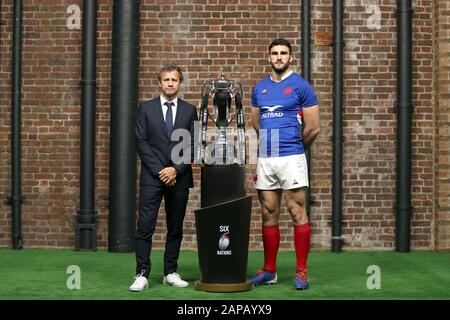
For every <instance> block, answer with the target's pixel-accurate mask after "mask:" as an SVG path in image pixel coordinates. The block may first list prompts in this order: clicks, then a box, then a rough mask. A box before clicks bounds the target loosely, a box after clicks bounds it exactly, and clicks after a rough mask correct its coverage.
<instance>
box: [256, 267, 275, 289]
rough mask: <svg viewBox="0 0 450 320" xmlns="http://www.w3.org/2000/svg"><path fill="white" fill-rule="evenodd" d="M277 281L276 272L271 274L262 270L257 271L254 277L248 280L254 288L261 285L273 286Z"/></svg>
mask: <svg viewBox="0 0 450 320" xmlns="http://www.w3.org/2000/svg"><path fill="white" fill-rule="evenodd" d="M277 281H278V278H277V273H276V272H274V273H271V272H268V271H266V270H264V269H259V270H258V272H257V273H256V276H254V277H253V278H251V279H250V282H251V283H252V284H253V285H254V286H259V285H263V284H275V283H277Z"/></svg>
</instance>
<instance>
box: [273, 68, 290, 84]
mask: <svg viewBox="0 0 450 320" xmlns="http://www.w3.org/2000/svg"><path fill="white" fill-rule="evenodd" d="M292 73H294V71H293V70H289V71H288V72H287V73H285V74H284V75H283V76H282V77H281V80H280V82H281V81H283V80H284V79H286V78H288V77H289V76H290V75H291V74H292ZM270 80H272V81H273V82H275V83H276V81H274V80H273V78H272V75H270Z"/></svg>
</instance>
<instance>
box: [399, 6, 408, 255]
mask: <svg viewBox="0 0 450 320" xmlns="http://www.w3.org/2000/svg"><path fill="white" fill-rule="evenodd" d="M411 53H412V7H411V0H409V1H408V0H397V194H396V229H395V251H397V252H409V251H410V237H411V226H410V222H411V210H412V209H411V113H412V101H411V91H412V64H411V61H412V54H411Z"/></svg>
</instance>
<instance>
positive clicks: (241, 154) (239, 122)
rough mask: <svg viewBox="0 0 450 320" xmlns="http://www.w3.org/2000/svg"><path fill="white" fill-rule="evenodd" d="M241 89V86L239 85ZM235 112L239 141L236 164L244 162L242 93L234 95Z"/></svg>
mask: <svg viewBox="0 0 450 320" xmlns="http://www.w3.org/2000/svg"><path fill="white" fill-rule="evenodd" d="M241 90H242V87H241ZM241 92H242V91H241ZM235 104H236V114H237V119H236V122H237V134H238V143H239V157H238V159H237V160H238V164H245V157H246V154H245V120H244V108H243V107H242V95H241V94H240V93H237V94H236V96H235Z"/></svg>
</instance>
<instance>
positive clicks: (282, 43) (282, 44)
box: [269, 39, 292, 54]
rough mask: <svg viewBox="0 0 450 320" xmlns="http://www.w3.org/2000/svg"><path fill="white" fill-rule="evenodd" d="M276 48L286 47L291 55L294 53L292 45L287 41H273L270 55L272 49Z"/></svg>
mask: <svg viewBox="0 0 450 320" xmlns="http://www.w3.org/2000/svg"><path fill="white" fill-rule="evenodd" d="M275 46H286V47H288V48H289V54H291V53H292V47H291V44H290V42H289V41H288V40H286V39H275V40H273V41H272V43H271V44H270V46H269V53H270V50H271V49H272V47H275Z"/></svg>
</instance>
